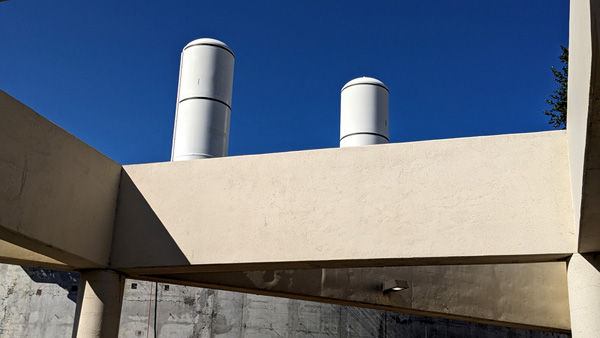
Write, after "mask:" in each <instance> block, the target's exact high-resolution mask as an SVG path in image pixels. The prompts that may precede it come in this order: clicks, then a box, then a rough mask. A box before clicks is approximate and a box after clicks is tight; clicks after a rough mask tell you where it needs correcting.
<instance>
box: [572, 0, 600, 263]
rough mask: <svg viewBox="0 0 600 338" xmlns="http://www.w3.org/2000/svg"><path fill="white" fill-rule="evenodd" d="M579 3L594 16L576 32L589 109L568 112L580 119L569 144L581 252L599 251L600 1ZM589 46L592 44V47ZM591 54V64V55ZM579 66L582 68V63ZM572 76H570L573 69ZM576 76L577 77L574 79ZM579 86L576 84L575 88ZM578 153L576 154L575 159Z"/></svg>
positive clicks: (582, 78) (577, 50)
mask: <svg viewBox="0 0 600 338" xmlns="http://www.w3.org/2000/svg"><path fill="white" fill-rule="evenodd" d="M578 3H579V2H578ZM578 3H577V4H578ZM586 3H587V4H586ZM577 4H575V6H577ZM579 6H581V7H586V8H582V9H580V10H579V11H580V13H579V14H580V15H581V17H582V18H586V14H587V17H589V20H591V29H590V26H588V27H587V30H586V31H585V32H577V31H576V32H574V33H580V37H579V38H580V39H581V40H584V42H582V43H581V44H583V43H585V48H584V47H583V46H579V48H576V49H575V53H577V54H576V55H575V57H578V56H579V55H578V54H585V58H582V57H580V56H579V58H578V59H575V60H574V62H575V64H576V65H578V64H579V63H585V67H586V69H585V71H587V72H588V73H587V74H578V73H575V74H574V75H578V76H580V77H581V82H582V84H583V82H584V79H589V80H588V82H587V84H588V86H589V87H588V88H587V90H585V91H584V89H585V88H581V91H582V92H581V93H579V94H580V95H581V96H583V95H584V94H588V95H589V98H588V101H587V103H588V107H587V108H588V109H587V110H583V109H581V110H577V109H574V110H573V111H572V113H573V114H571V111H569V114H568V116H569V117H570V116H571V115H574V117H573V120H574V121H577V122H576V123H575V124H574V129H573V130H570V131H569V135H571V134H573V135H574V136H571V138H572V139H573V141H574V142H573V143H572V144H570V150H573V152H574V156H572V158H571V159H572V161H574V162H575V165H576V167H575V168H576V170H577V171H576V172H574V173H573V174H574V175H576V174H577V175H579V177H578V179H579V181H574V183H573V187H574V189H578V191H576V192H578V193H580V196H579V199H580V200H581V207H580V208H579V209H576V210H579V211H580V213H581V214H580V215H577V214H575V217H578V216H580V219H579V220H580V223H579V252H581V253H584V252H598V251H600V208H598V204H599V201H600V89H599V88H600V3H599V2H598V1H590V2H587V1H586V2H584V4H579ZM585 11H587V13H585ZM576 14H577V13H576ZM575 42H577V39H575ZM589 48H591V51H590V50H589ZM590 54H591V67H590V60H589V59H588V58H589V55H590ZM576 67H577V66H576ZM579 67H580V68H582V67H583V66H579ZM569 78H571V73H570V74H569ZM577 80H578V78H577V77H576V78H575V79H574V81H577ZM569 85H570V83H569ZM582 87H583V86H582ZM578 89H579V88H575V90H578ZM582 101H583V100H582ZM582 108H583V107H582ZM569 142H571V140H570V141H569ZM575 147H576V149H575ZM582 153H583V156H582ZM575 157H577V158H576V159H575ZM582 162H583V163H582ZM581 165H583V171H581V168H580V167H581ZM581 173H583V175H581ZM576 202H577V201H576ZM575 205H577V204H575ZM576 220H577V218H576Z"/></svg>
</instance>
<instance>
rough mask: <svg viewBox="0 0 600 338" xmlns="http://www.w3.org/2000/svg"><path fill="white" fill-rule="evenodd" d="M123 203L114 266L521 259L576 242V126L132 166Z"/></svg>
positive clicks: (565, 250) (560, 251)
mask: <svg viewBox="0 0 600 338" xmlns="http://www.w3.org/2000/svg"><path fill="white" fill-rule="evenodd" d="M118 208H119V209H118V212H117V220H116V226H115V237H114V238H115V239H114V243H113V251H112V257H113V260H112V264H113V268H115V269H124V268H130V267H144V266H147V267H154V266H161V265H162V266H168V265H182V266H186V265H190V264H193V265H194V264H196V265H211V264H236V263H238V264H244V263H265V264H268V265H269V267H268V268H266V269H278V268H281V269H289V268H293V266H294V265H293V264H289V265H287V267H286V263H306V266H305V267H310V266H311V264H313V265H312V266H313V267H315V266H316V267H319V266H320V264H321V265H325V264H328V262H329V263H330V264H333V265H334V266H335V265H336V263H335V262H343V263H337V267H342V266H344V264H347V265H346V266H352V265H359V266H360V265H362V266H373V265H375V266H377V265H385V264H388V265H395V264H398V263H402V264H405V263H406V262H404V261H403V260H411V259H412V260H415V261H416V260H417V259H419V258H424V259H427V258H434V259H436V260H437V261H439V263H440V264H444V263H447V262H449V261H451V260H450V259H446V258H454V259H455V260H457V261H454V262H453V263H454V264H460V263H466V262H473V257H478V256H479V257H490V256H510V257H507V258H506V261H508V262H514V261H517V262H518V261H519V259H520V257H519V256H523V257H527V256H536V255H541V256H543V255H549V256H551V259H554V258H557V257H556V255H558V256H561V257H566V256H568V255H569V254H570V253H572V252H573V251H574V250H575V245H576V242H575V237H574V233H573V216H572V215H573V213H572V207H571V190H570V180H569V164H568V156H567V137H566V133H565V132H564V131H552V132H541V133H531V134H518V135H500V136H489V137H473V138H464V139H451V140H440V141H425V142H414V143H401V144H387V145H378V146H366V147H352V148H341V149H321V150H313V151H300V152H291V153H279V154H266V155H257V156H240V157H229V158H217V159H208V160H202V161H183V162H171V163H155V164H144V165H131V166H125V167H124V175H123V177H122V182H121V189H120V195H119V206H118ZM141 238H143V239H144V240H140V239H141ZM156 247H160V248H161V249H162V250H160V251H156V250H154V248H156ZM461 257H462V260H461ZM385 260H389V261H388V262H387V263H386V262H385ZM315 262H319V263H315ZM277 263H281V264H277ZM487 263H490V262H487ZM428 264H432V263H431V262H429V263H428ZM334 266H325V267H334ZM296 267H297V266H296ZM238 270H240V269H239V268H238ZM187 271H190V270H189V269H187Z"/></svg>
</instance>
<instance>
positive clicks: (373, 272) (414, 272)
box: [136, 262, 570, 332]
mask: <svg viewBox="0 0 600 338" xmlns="http://www.w3.org/2000/svg"><path fill="white" fill-rule="evenodd" d="M136 278H142V279H152V280H160V281H162V282H165V283H178V284H185V285H197V286H203V287H210V288H216V289H223V290H230V291H238V292H248V293H258V294H263V295H270V296H279V297H288V298H297V299H307V300H313V301H319V302H325V303H336V304H344V305H350V306H359V307H373V308H380V309H387V310H392V311H397V312H404V313H415V314H420V315H427V316H436V317H444V318H453V319H459V320H467V321H473V322H478V323H486V324H496V325H502V326H512V327H520V328H528V329H543V330H546V331H548V330H550V331H561V332H564V331H568V330H569V329H570V322H569V304H568V297H567V276H566V264H565V262H554V263H530V264H499V265H463V266H456V265H444V266H404V267H378V268H348V269H314V270H277V271H245V272H224V273H184V274H171V275H162V276H137V277H136ZM389 280H401V281H404V282H406V283H407V285H408V289H406V290H404V291H400V292H383V289H382V286H383V283H384V282H386V281H389Z"/></svg>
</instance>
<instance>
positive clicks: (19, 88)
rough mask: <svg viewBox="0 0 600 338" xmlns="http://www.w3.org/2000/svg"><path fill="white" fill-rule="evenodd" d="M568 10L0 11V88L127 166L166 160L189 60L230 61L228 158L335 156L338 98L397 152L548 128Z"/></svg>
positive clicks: (10, 7)
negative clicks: (381, 107)
mask: <svg viewBox="0 0 600 338" xmlns="http://www.w3.org/2000/svg"><path fill="white" fill-rule="evenodd" d="M568 12H569V2H568V1H567V0H535V1H533V0H531V1H529V0H528V1H522V0H520V1H517V0H485V1H482V0H471V1H467V0H461V1H450V0H437V1H404V0H402V1H401V0H395V1H381V0H364V1H313V0H309V1H291V0H290V1H284V0H279V1H274V0H273V1H247V0H245V1H113V0H109V1H94V2H92V1H74V0H72V1H61V0H55V1H48V0H45V1H40V0H30V1H26V0H12V1H7V2H0V89H2V90H4V91H5V92H7V93H8V94H10V95H12V96H14V97H15V98H17V99H18V100H20V101H21V102H23V103H25V104H26V105H28V106H30V107H31V108H33V109H34V110H36V111H37V112H38V113H40V114H42V115H43V116H45V117H46V118H48V119H50V120H51V121H53V122H54V123H56V124H58V125H59V126H61V127H63V128H64V129H66V130H67V131H69V132H70V133H72V134H74V135H75V136H77V137H79V138H80V139H82V140H83V141H85V142H87V143H88V144H90V145H91V146H93V147H95V148H96V149H98V150H100V151H101V152H103V153H104V154H106V155H108V156H109V157H111V158H113V159H114V160H116V161H117V162H119V163H121V164H129V163H144V162H158V161H168V160H169V158H170V151H171V141H172V134H173V121H174V115H175V100H176V94H177V77H178V71H179V57H180V53H181V49H182V48H183V46H185V45H186V44H187V43H188V42H189V41H191V40H194V39H197V38H201V37H211V38H216V39H219V40H221V41H223V42H225V43H227V44H228V45H229V46H230V47H231V49H232V50H233V51H234V52H235V55H236V64H235V73H234V87H233V104H232V120H231V136H230V144H229V154H230V155H244V154H257V153H269V152H281V151H291V150H302V149H314V148H330V147H337V146H338V143H339V141H338V140H339V101H340V97H339V95H340V89H341V87H342V86H343V85H344V84H345V83H346V82H348V81H349V80H351V79H353V78H356V77H359V76H371V77H375V78H378V79H380V80H381V81H383V82H384V83H385V84H386V85H387V86H388V87H389V89H390V141H391V142H408V141H419V140H428V139H440V138H453V137H465V136H479V135H492V134H504V133H520V132H531V131H542V130H549V129H551V126H550V125H548V119H547V117H546V116H544V115H543V114H542V110H544V109H547V108H548V105H547V104H546V103H545V102H544V100H545V99H546V97H547V95H548V94H550V93H551V91H552V90H553V89H554V88H556V83H555V82H554V81H553V76H552V73H551V71H550V67H551V66H553V65H554V66H558V65H559V62H558V55H559V54H560V52H561V51H560V45H564V46H567V45H568Z"/></svg>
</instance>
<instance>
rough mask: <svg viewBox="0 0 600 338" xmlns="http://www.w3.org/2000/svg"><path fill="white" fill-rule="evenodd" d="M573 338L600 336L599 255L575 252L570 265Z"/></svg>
mask: <svg viewBox="0 0 600 338" xmlns="http://www.w3.org/2000/svg"><path fill="white" fill-rule="evenodd" d="M567 281H568V285H569V307H570V310H571V331H572V332H573V338H588V337H589V338H597V337H600V256H599V254H583V255H582V254H578V253H576V254H574V255H573V256H572V257H571V259H570V261H569V265H568V267H567Z"/></svg>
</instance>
